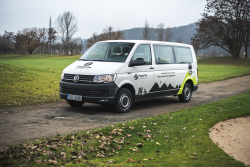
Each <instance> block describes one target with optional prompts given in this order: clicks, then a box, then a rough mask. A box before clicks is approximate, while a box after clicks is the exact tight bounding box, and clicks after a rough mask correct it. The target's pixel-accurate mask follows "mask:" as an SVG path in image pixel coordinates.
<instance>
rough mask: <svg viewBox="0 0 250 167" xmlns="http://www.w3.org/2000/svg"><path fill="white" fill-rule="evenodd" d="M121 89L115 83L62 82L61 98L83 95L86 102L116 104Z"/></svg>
mask: <svg viewBox="0 0 250 167" xmlns="http://www.w3.org/2000/svg"><path fill="white" fill-rule="evenodd" d="M118 90H119V87H118V86H117V85H116V84H115V83H114V82H111V83H72V82H65V81H62V80H61V81H60V93H59V94H60V98H62V99H65V100H67V94H73V95H81V96H82V100H83V101H84V102H91V103H99V104H114V103H115V98H116V94H117V92H118Z"/></svg>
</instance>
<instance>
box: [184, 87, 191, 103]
mask: <svg viewBox="0 0 250 167" xmlns="http://www.w3.org/2000/svg"><path fill="white" fill-rule="evenodd" d="M184 96H185V99H186V100H188V99H189V98H190V96H191V90H190V87H189V86H187V87H186V88H185V90H184Z"/></svg>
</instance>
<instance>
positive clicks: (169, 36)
mask: <svg viewBox="0 0 250 167" xmlns="http://www.w3.org/2000/svg"><path fill="white" fill-rule="evenodd" d="M172 37H173V33H172V29H171V28H166V30H165V41H167V42H169V41H170V40H171V39H172Z"/></svg>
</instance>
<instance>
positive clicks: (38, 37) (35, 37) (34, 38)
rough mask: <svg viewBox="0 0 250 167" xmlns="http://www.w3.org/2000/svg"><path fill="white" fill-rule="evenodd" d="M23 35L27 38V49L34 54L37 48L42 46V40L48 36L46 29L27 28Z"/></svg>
mask: <svg viewBox="0 0 250 167" xmlns="http://www.w3.org/2000/svg"><path fill="white" fill-rule="evenodd" d="M22 34H23V35H24V36H25V45H24V46H25V48H26V50H27V51H28V52H29V54H32V52H33V51H34V50H35V49H36V47H37V46H39V45H41V43H42V38H43V37H44V36H45V34H46V29H45V28H36V27H35V28H25V29H23V31H22Z"/></svg>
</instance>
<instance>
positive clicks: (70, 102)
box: [67, 100, 84, 107]
mask: <svg viewBox="0 0 250 167" xmlns="http://www.w3.org/2000/svg"><path fill="white" fill-rule="evenodd" d="M67 102H68V104H69V105H70V106H71V107H81V106H82V105H83V104H84V101H74V100H67Z"/></svg>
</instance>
